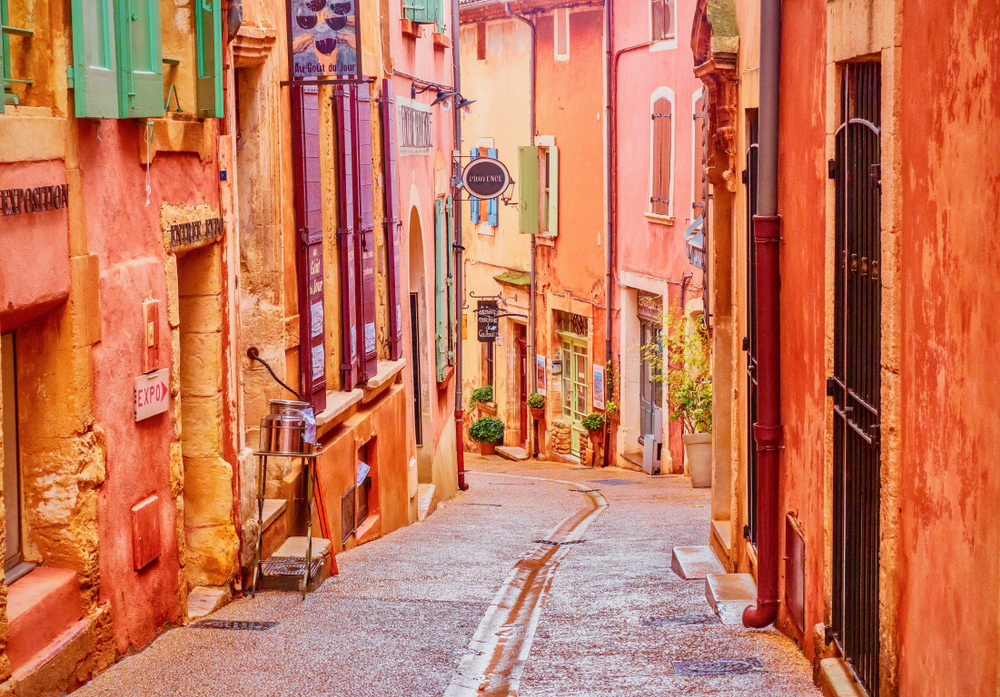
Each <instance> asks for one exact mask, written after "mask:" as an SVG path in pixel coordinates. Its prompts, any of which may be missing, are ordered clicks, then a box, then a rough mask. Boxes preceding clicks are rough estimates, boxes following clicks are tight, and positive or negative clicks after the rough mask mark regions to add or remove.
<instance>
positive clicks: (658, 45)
mask: <svg viewBox="0 0 1000 697" xmlns="http://www.w3.org/2000/svg"><path fill="white" fill-rule="evenodd" d="M654 4H660V5H664V6H665V5H667V4H669V5H670V8H671V12H672V14H673V21H672V22H671V26H672V27H673V35H671V36H664V37H662V38H657V36H656V32H655V27H654V26H653V5H654ZM648 8H649V13H648V17H649V40H650V41H651V42H652V45H651V46H650V47H649V50H650V52H653V51H667V50H670V49H675V48H677V0H649V5H648Z"/></svg>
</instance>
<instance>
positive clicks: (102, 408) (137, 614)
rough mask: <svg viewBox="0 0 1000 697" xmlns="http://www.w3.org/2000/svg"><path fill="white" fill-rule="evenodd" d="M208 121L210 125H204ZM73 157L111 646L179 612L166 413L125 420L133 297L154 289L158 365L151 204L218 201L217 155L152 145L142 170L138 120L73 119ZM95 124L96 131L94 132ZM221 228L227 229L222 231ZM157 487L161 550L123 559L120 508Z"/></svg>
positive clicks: (126, 511) (141, 637) (123, 644)
mask: <svg viewBox="0 0 1000 697" xmlns="http://www.w3.org/2000/svg"><path fill="white" fill-rule="evenodd" d="M209 127H212V124H211V123H209ZM78 128H79V129H80V162H81V170H82V176H83V188H84V200H86V201H87V240H88V245H89V251H90V253H92V254H96V255H97V256H98V259H99V263H100V275H101V280H100V300H101V312H102V316H103V325H102V332H103V336H102V340H101V342H100V343H98V344H97V345H95V348H94V359H93V360H94V395H95V399H94V404H95V413H96V417H97V422H98V423H99V424H100V425H101V427H102V428H103V429H104V431H105V433H106V436H107V479H106V481H105V483H104V485H103V486H102V487H101V489H100V493H99V497H98V524H99V534H100V568H101V600H102V601H105V600H108V601H110V602H111V608H112V617H113V622H114V632H115V644H116V647H117V649H118V651H119V652H124V651H126V650H128V649H129V648H130V647H141V646H144V645H145V644H147V643H149V642H150V641H152V639H153V638H154V637H155V636H156V633H157V632H158V630H159V629H160V628H161V627H162V626H163V625H164V624H165V623H166V622H178V621H179V620H180V618H181V609H180V607H179V606H178V570H179V562H178V558H177V534H176V530H177V525H176V508H175V505H174V496H173V494H172V492H171V487H170V469H169V468H170V457H169V451H170V443H171V441H172V440H173V438H174V419H173V407H174V404H175V400H176V396H173V397H171V411H169V412H167V413H165V414H160V415H157V416H154V417H151V418H149V419H147V420H144V421H141V422H138V423H136V422H135V418H134V412H133V389H134V388H133V385H134V378H135V377H136V376H137V375H140V374H142V370H143V367H142V349H143V346H144V345H145V342H144V336H145V330H144V326H143V323H142V301H143V300H144V299H145V298H146V297H147V295H149V294H151V295H152V297H154V298H158V299H160V300H161V301H162V302H161V303H160V312H161V315H160V331H161V335H160V346H161V349H160V350H161V360H162V361H163V365H164V366H167V365H170V363H171V362H174V361H177V360H178V357H177V356H173V355H171V351H170V348H169V347H170V334H169V328H168V327H169V325H168V324H167V302H166V299H167V294H166V278H165V272H164V266H163V261H164V258H165V252H164V249H163V241H162V235H161V232H160V204H161V203H171V204H191V205H199V204H202V203H208V204H211V205H213V206H216V207H217V206H218V205H219V184H218V178H219V175H218V169H217V166H216V163H214V162H210V163H207V164H203V163H201V162H200V161H199V159H198V156H197V155H193V154H187V153H178V154H171V153H160V154H159V155H157V156H156V158H155V159H154V160H153V162H152V164H151V166H150V168H149V179H150V185H151V187H152V192H151V194H150V198H149V200H150V202H149V205H148V206H147V205H146V192H145V184H146V167H145V166H143V165H141V164H140V162H139V146H140V143H141V142H142V136H141V133H140V131H141V125H140V122H138V121H125V120H122V121H115V120H106V121H80V122H78ZM98 129H99V131H100V139H98V137H97V136H98ZM227 234H228V232H227ZM150 494H156V495H157V496H159V497H160V516H161V518H160V534H161V550H162V552H161V555H160V558H159V559H158V560H156V561H155V562H153V563H152V564H151V565H150V566H147V567H146V568H145V569H142V570H141V571H138V572H136V571H134V570H133V568H132V533H131V529H132V522H131V507H132V506H133V505H135V504H136V503H137V502H138V501H140V500H141V499H143V498H145V497H147V496H149V495H150Z"/></svg>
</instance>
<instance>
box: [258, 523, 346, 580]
mask: <svg viewBox="0 0 1000 697" xmlns="http://www.w3.org/2000/svg"><path fill="white" fill-rule="evenodd" d="M332 552H333V545H332V544H330V540H326V539H323V538H322V537H314V538H312V554H311V555H310V557H311V558H310V567H311V568H312V572H311V573H310V578H309V588H307V589H306V590H308V591H313V590H315V589H316V588H318V587H319V586H320V585H321V584H322V583H323V581H325V580H326V579H327V578H329V577H330V566H331V559H332ZM305 559H306V538H305V537H304V536H303V537H289V538H288V539H287V540H285V543H284V544H283V545H281V546H280V547H279V548H278V549H277V551H275V553H274V554H273V555H271V556H270V557H268V559H267V561H265V562H264V563H263V565H262V566H261V577H260V581H259V583H258V587H259V588H262V589H264V590H278V591H298V590H300V589H301V585H300V584H301V582H302V578H303V572H304V571H305Z"/></svg>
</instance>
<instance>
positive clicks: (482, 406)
mask: <svg viewBox="0 0 1000 697" xmlns="http://www.w3.org/2000/svg"><path fill="white" fill-rule="evenodd" d="M476 405H479V413H480V414H483V413H485V414H487V415H489V416H496V414H497V412H496V409H495V408H494V409H491V408H490V407H491V406H492V405H493V385H484V386H483V387H477V388H476V389H474V390H473V391H472V395H471V396H470V397H469V411H472V409H473V407H475V406H476Z"/></svg>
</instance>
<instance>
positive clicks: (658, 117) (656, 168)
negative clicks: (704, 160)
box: [649, 97, 674, 217]
mask: <svg viewBox="0 0 1000 697" xmlns="http://www.w3.org/2000/svg"><path fill="white" fill-rule="evenodd" d="M672 112H673V108H672V106H671V104H670V100H669V99H667V98H666V97H661V98H659V99H657V100H656V101H655V102H654V103H653V115H652V118H653V152H652V162H651V170H652V185H651V187H650V195H649V204H650V205H649V211H650V213H652V214H654V215H659V216H664V217H666V216H669V215H671V206H670V192H671V185H672V183H673V182H672V181H671V163H672V159H673V157H672V150H673V139H674V129H673V119H672V116H673V114H672Z"/></svg>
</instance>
